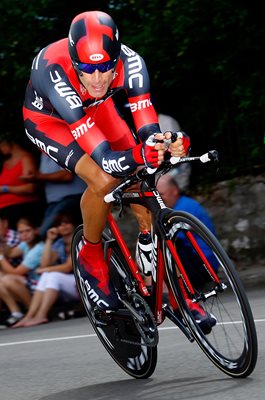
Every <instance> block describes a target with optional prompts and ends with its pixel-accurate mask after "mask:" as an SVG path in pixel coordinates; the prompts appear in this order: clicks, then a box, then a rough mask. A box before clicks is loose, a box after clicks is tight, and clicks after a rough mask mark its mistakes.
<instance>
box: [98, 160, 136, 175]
mask: <svg viewBox="0 0 265 400" xmlns="http://www.w3.org/2000/svg"><path fill="white" fill-rule="evenodd" d="M124 161H125V157H120V158H119V159H118V160H106V159H105V158H103V160H102V167H103V169H104V171H105V172H107V173H108V174H111V173H112V172H122V171H126V169H128V168H130V167H129V165H122V163H123V162H124Z"/></svg>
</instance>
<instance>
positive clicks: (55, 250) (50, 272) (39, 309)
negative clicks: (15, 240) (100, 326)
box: [13, 213, 79, 328]
mask: <svg viewBox="0 0 265 400" xmlns="http://www.w3.org/2000/svg"><path fill="white" fill-rule="evenodd" d="M76 225H77V224H76V219H75V217H74V216H73V213H64V214H60V215H58V217H57V219H56V221H55V226H54V227H53V228H50V229H49V230H48V231H47V237H46V241H45V245H44V249H43V254H42V258H41V267H40V268H38V270H37V272H39V273H41V274H42V275H41V277H40V280H39V282H38V284H37V287H36V290H35V292H34V295H33V298H32V301H31V304H30V307H29V310H28V312H27V314H26V315H25V317H24V318H23V319H22V320H21V321H19V322H18V323H17V324H15V325H14V326H13V328H19V327H29V326H35V325H40V324H43V323H46V322H48V321H49V315H48V314H49V311H50V310H51V308H52V306H53V305H54V303H55V302H56V301H57V300H58V299H59V300H61V301H64V302H65V301H73V300H79V294H78V291H77V287H76V283H75V278H74V274H73V272H72V270H73V267H72V260H71V242H72V236H73V233H74V230H75V227H76Z"/></svg>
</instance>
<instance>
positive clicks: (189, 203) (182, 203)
mask: <svg viewBox="0 0 265 400" xmlns="http://www.w3.org/2000/svg"><path fill="white" fill-rule="evenodd" d="M173 209H174V210H176V211H177V210H178V211H186V212H188V213H190V214H192V215H194V216H195V217H197V218H198V219H199V220H200V221H201V222H202V223H203V224H204V225H206V226H207V228H208V229H209V230H210V231H211V232H212V233H213V234H214V235H216V231H215V227H214V224H213V222H212V220H211V218H210V217H209V215H208V214H207V212H206V210H205V209H204V208H203V207H202V205H201V204H200V203H199V202H198V201H197V200H194V199H192V198H191V197H188V196H184V195H182V196H180V197H179V199H178V200H177V202H176V204H175V205H174V207H173ZM180 237H181V239H182V240H183V243H184V245H185V246H187V247H190V246H191V245H190V242H189V240H188V239H187V238H186V236H185V235H184V234H181V235H180ZM197 242H198V244H199V246H200V248H201V250H202V251H203V253H204V255H205V256H206V258H207V259H208V260H209V261H210V263H211V265H212V267H213V269H214V270H215V271H216V270H217V269H218V266H219V263H218V260H217V258H216V257H215V255H214V254H213V252H212V250H211V249H210V248H209V247H208V246H207V245H206V243H205V242H204V241H203V240H201V239H200V238H198V237H197Z"/></svg>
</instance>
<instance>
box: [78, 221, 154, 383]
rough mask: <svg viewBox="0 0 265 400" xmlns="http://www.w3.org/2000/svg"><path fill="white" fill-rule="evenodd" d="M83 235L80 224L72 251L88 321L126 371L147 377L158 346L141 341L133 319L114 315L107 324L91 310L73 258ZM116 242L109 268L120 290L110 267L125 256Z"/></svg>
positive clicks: (118, 265) (107, 238) (104, 234)
mask: <svg viewBox="0 0 265 400" xmlns="http://www.w3.org/2000/svg"><path fill="white" fill-rule="evenodd" d="M106 232H107V231H106ZM106 232H105V233H103V243H105V242H106V241H108V240H110V239H112V238H111V237H110V236H109V233H108V234H107V233H106ZM82 235H83V227H82V226H79V227H78V228H77V229H76V231H75V233H74V235H73V240H72V246H71V252H72V260H73V269H74V275H75V279H76V283H77V287H78V291H79V294H80V297H81V299H82V302H83V304H84V307H85V310H86V313H87V316H88V318H89V320H90V323H91V325H92V327H93V329H94V331H95V332H96V334H97V336H98V337H99V339H100V341H101V342H102V344H103V345H104V347H105V349H106V350H107V351H108V353H109V354H110V356H111V357H112V358H113V360H114V361H115V362H116V363H117V364H118V365H119V366H120V367H121V368H122V369H123V370H124V371H125V372H126V373H127V374H129V375H130V376H132V377H134V378H148V377H149V376H151V375H152V374H153V372H154V370H155V368H156V364H157V346H154V347H149V346H146V345H145V344H144V343H143V340H142V338H141V335H140V334H139V332H138V330H137V327H136V325H135V323H134V321H133V319H132V318H128V317H127V318H119V319H118V318H117V319H115V318H113V317H111V318H110V319H111V320H110V321H108V322H107V323H106V325H104V324H99V323H98V317H97V315H96V314H95V312H94V308H93V307H92V306H91V304H90V303H89V300H88V297H87V296H86V293H85V290H84V288H83V286H84V284H83V283H82V281H81V280H80V274H79V271H78V265H77V262H76V260H77V257H78V254H79V251H80V249H81V246H82ZM115 243H116V242H113V241H112V245H111V257H110V263H111V265H110V268H111V271H110V272H111V276H112V277H113V274H115V276H114V277H113V278H114V279H115V282H114V285H115V286H117V285H120V287H119V290H122V280H121V278H118V276H117V273H115V272H113V270H114V265H115V270H116V267H118V268H121V269H122V270H123V269H124V266H123V264H124V260H122V257H121V255H120V249H119V248H118V247H117V245H116V244H115ZM124 290H125V289H124ZM124 340H125V341H124ZM128 342H131V343H128ZM132 343H133V344H132Z"/></svg>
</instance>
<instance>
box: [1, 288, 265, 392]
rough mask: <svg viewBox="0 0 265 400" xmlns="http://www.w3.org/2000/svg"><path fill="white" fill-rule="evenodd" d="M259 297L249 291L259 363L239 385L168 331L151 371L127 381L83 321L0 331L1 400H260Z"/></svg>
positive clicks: (264, 347)
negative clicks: (148, 373) (257, 342)
mask: <svg viewBox="0 0 265 400" xmlns="http://www.w3.org/2000/svg"><path fill="white" fill-rule="evenodd" d="M264 299H265V289H264V288H259V289H258V290H255V291H254V290H250V291H249V300H250V303H251V306H252V309H253V313H254V318H255V321H256V327H257V333H258V341H259V357H258V362H257V366H256V369H255V370H254V372H253V373H252V375H251V376H250V377H248V378H247V379H233V378H230V377H228V376H226V375H225V374H223V373H222V372H221V371H219V370H218V369H217V368H216V367H214V366H213V365H212V364H211V363H210V362H209V360H208V358H207V357H206V356H205V355H204V354H203V353H202V351H201V350H200V349H199V347H198V346H197V345H196V344H195V343H193V344H190V343H189V342H188V341H187V339H186V338H185V337H184V336H183V335H182V334H181V333H180V332H179V331H178V330H177V329H176V328H175V327H174V326H172V325H171V323H169V322H166V323H164V324H163V325H162V326H161V328H160V330H159V332H160V341H159V346H158V363H157V368H156V370H155V372H154V374H153V375H152V377H151V378H149V379H146V380H135V379H133V378H131V377H129V376H128V375H126V374H125V373H124V372H123V371H122V370H121V369H120V368H119V367H118V366H117V365H116V364H115V363H114V362H113V361H112V359H111V358H110V356H109V355H108V353H107V352H106V351H105V349H104V348H103V346H102V345H101V343H100V342H99V339H98V338H97V336H95V334H94V332H93V331H92V328H91V326H90V325H89V322H88V319H87V318H80V319H73V320H68V321H60V322H53V323H49V324H46V325H42V326H38V327H34V328H22V329H6V330H3V331H0V360H1V361H0V363H1V364H0V399H1V400H88V399H93V400H120V399H126V400H135V399H137V398H141V399H142V400H151V399H152V400H158V399H159V400H160V399H165V400H174V399H178V400H184V399H185V400H186V399H211V400H213V398H214V400H226V399H229V400H230V399H235V400H237V399H238V400H249V399H251V400H256V399H258V400H261V399H264V389H265V380H264V372H265V335H264V330H265V300H264Z"/></svg>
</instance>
